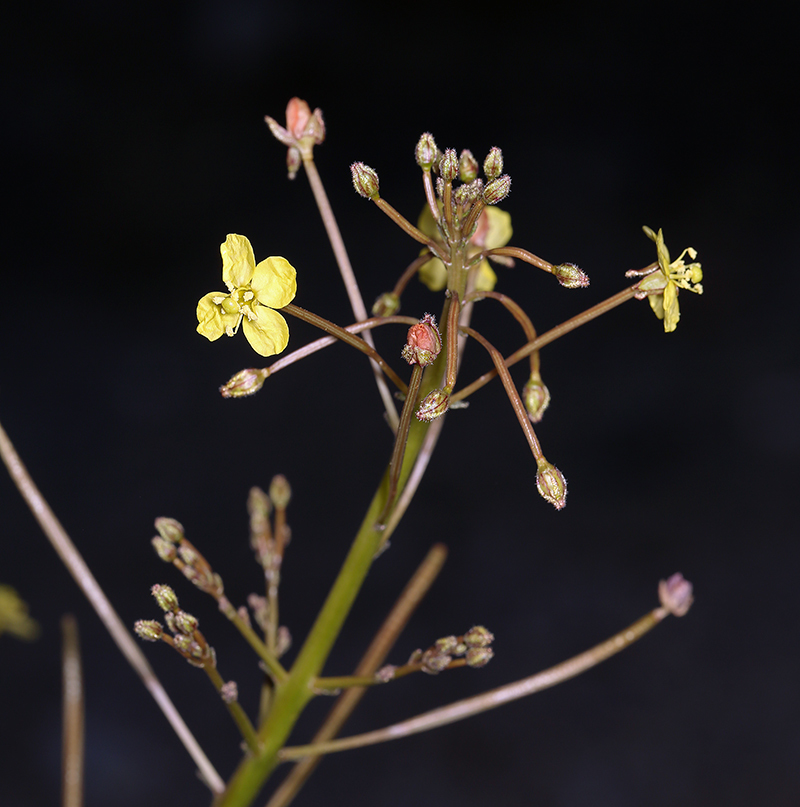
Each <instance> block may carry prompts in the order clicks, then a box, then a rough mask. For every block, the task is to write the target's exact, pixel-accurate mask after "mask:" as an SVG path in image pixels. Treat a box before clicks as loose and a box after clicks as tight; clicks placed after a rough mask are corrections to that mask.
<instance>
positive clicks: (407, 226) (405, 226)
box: [372, 196, 443, 258]
mask: <svg viewBox="0 0 800 807" xmlns="http://www.w3.org/2000/svg"><path fill="white" fill-rule="evenodd" d="M372 201H373V202H374V203H375V204H376V205H377V206H378V207H379V208H380V209H381V210H382V211H383V212H384V213H385V214H386V215H387V216H388V217H389V218H390V219H391V220H392V221H393V222H394V223H395V224H396V225H397V226H398V227H399V228H400V229H401V230H403V232H405V233H406V235H410V236H411V237H412V238H413V239H414V240H415V241H418V242H419V243H420V244H424V245H425V246H426V247H427V248H428V249H429V250H430V251H431V252H432V253H433V254H434V255H436V257H438V258H441V257H443V253H442V248H441V247H440V246H439V244H437V243H436V242H435V241H434V240H433V239H432V238H430V237H429V236H427V235H425V233H423V232H422V230H419V229H417V228H416V227H415V226H414V225H413V224H412V223H411V222H410V221H409V220H408V219H407V218H406V217H405V216H403V215H402V214H400V213H399V212H398V211H397V210H395V209H394V208H393V207H392V206H391V205H390V204H389V203H388V202H387V201H386V200H385V199H382V198H381V197H380V196H378V197H375V198H373V199H372Z"/></svg>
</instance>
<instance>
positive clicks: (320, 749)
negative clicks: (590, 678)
mask: <svg viewBox="0 0 800 807" xmlns="http://www.w3.org/2000/svg"><path fill="white" fill-rule="evenodd" d="M668 613H669V612H668V611H667V610H666V609H665V608H656V609H654V610H653V611H651V612H650V613H649V614H646V615H645V616H643V617H642V618H641V619H639V620H638V621H637V622H634V623H633V624H632V625H630V626H629V627H627V628H625V630H623V631H620V632H619V633H617V634H616V635H615V636H612V637H611V638H610V639H607V640H606V641H605V642H601V643H600V644H598V645H595V646H594V647H593V648H591V649H590V650H587V651H585V652H584V653H580V654H579V655H577V656H573V657H572V658H571V659H567V661H563V662H561V664H556V665H555V666H554V667H550V668H549V669H547V670H544V671H542V672H540V673H537V674H536V675H532V676H530V677H528V678H523V679H521V680H519V681H515V682H514V683H511V684H506V685H505V686H501V687H498V688H497V689H492V690H490V691H489V692H483V693H481V694H480V695H475V696H474V697H471V698H466V699H464V700H460V701H456V702H455V703H451V704H449V705H447V706H442V707H440V708H439V709H433V710H432V711H430V712H425V713H424V714H421V715H418V716H417V717H412V718H411V719H410V720H403V721H402V722H400V723H395V724H394V725H392V726H387V727H386V728H383V729H378V730H377V731H370V732H367V733H366V734H358V735H355V736H353V737H344V738H343V739H341V740H331V741H329V742H324V743H319V744H315V745H304V746H295V747H287V748H284V749H283V751H281V753H280V757H281V759H282V760H289V759H300V758H301V757H306V756H308V755H310V754H330V753H333V752H335V751H345V750H347V749H349V748H359V747H361V746H365V745H375V744H376V743H381V742H386V741H388V740H396V739H399V738H400V737H410V736H411V735H412V734H419V733H420V732H423V731H430V729H433V728H438V727H439V726H446V725H448V724H449V723H455V722H456V721H459V720H464V719H465V718H467V717H471V716H473V715H476V714H480V713H481V712H487V711H489V710H490V709H495V708H497V707H498V706H502V705H503V704H506V703H510V702H511V701H515V700H519V699H520V698H525V697H527V696H528V695H533V694H534V693H536V692H541V691H542V690H543V689H547V688H548V687H552V686H555V685H556V684H560V683H562V682H563V681H566V680H568V679H570V678H574V677H575V676H576V675H579V674H580V673H582V672H585V671H586V670H588V669H590V668H591V667H594V666H596V665H597V664H599V663H600V662H602V661H605V660H606V659H608V658H610V657H611V656H613V655H615V654H616V653H619V652H620V650H624V649H625V648H626V647H628V646H630V645H631V644H633V643H634V642H635V641H636V640H637V639H640V638H641V637H642V636H644V634H645V633H647V632H648V631H650V630H652V629H653V628H654V627H655V626H656V625H658V624H659V622H661V620H663V619H664V617H665V616H667V614H668Z"/></svg>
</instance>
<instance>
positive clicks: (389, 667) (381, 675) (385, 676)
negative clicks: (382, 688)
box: [375, 664, 397, 684]
mask: <svg viewBox="0 0 800 807" xmlns="http://www.w3.org/2000/svg"><path fill="white" fill-rule="evenodd" d="M396 672H397V665H396V664H386V665H384V666H383V667H381V668H380V670H377V671H376V672H375V680H376V681H378V682H379V683H381V684H388V683H389V681H391V680H392V679H393V678H394V674H395V673H396Z"/></svg>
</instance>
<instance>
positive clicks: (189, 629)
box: [173, 611, 198, 636]
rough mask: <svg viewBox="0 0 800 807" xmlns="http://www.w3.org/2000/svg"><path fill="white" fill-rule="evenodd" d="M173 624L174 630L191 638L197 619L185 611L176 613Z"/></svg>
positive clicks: (195, 628)
mask: <svg viewBox="0 0 800 807" xmlns="http://www.w3.org/2000/svg"><path fill="white" fill-rule="evenodd" d="M173 624H174V625H175V630H176V631H178V632H179V633H182V634H184V636H191V635H192V634H193V633H194V632H195V631H196V630H197V625H198V622H197V617H196V616H192V614H189V613H187V612H186V611H176V612H175V618H174V622H173Z"/></svg>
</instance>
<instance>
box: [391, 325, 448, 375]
mask: <svg viewBox="0 0 800 807" xmlns="http://www.w3.org/2000/svg"><path fill="white" fill-rule="evenodd" d="M441 350H442V335H441V334H440V333H439V329H438V328H437V327H436V319H435V318H434V316H433V315H432V314H425V316H424V317H423V318H422V319H421V320H420V321H419V322H418V323H417V324H416V325H412V326H411V327H410V328H409V329H408V336H407V337H406V344H405V347H404V348H403V350H402V353H401V355H402V357H403V358H404V359H405V360H406V361H407V362H408V363H409V364H419V365H420V366H421V367H427V366H428V365H429V364H433V362H434V361H436V357H437V356H438V355H439V353H440V352H441Z"/></svg>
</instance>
